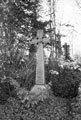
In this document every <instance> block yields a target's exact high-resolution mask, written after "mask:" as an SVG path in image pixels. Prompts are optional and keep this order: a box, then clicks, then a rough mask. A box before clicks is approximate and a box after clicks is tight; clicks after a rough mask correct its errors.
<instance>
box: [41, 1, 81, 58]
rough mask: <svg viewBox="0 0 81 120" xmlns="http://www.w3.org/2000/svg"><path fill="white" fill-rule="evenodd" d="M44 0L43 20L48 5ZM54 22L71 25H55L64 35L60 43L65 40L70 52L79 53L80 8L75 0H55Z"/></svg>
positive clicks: (80, 50)
mask: <svg viewBox="0 0 81 120" xmlns="http://www.w3.org/2000/svg"><path fill="white" fill-rule="evenodd" d="M45 1H46V0H44V2H43V7H44V13H43V14H42V16H43V20H44V19H45V20H47V19H48V18H49V17H48V16H45V13H46V14H47V11H48V7H47V5H46V2H45ZM56 1H57V3H56V22H57V23H61V24H70V25H72V27H66V26H61V27H59V26H58V25H57V28H58V29H60V31H61V34H63V35H66V37H62V38H61V41H62V44H64V43H65V42H67V43H68V44H70V49H71V54H72V55H73V56H74V55H75V54H81V9H80V8H79V7H78V6H77V4H76V0H56Z"/></svg>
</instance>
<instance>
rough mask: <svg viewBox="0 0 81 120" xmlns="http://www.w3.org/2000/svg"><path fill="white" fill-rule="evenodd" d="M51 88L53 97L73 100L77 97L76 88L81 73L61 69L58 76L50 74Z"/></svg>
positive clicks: (80, 78) (80, 80)
mask: <svg viewBox="0 0 81 120" xmlns="http://www.w3.org/2000/svg"><path fill="white" fill-rule="evenodd" d="M49 76H50V80H51V83H52V85H51V88H52V90H53V93H54V95H55V96H60V97H63V98H73V97H76V96H77V95H78V88H79V84H80V82H81V72H79V71H78V72H77V71H76V70H71V69H68V68H63V69H61V70H59V75H56V74H52V75H51V74H50V75H49Z"/></svg>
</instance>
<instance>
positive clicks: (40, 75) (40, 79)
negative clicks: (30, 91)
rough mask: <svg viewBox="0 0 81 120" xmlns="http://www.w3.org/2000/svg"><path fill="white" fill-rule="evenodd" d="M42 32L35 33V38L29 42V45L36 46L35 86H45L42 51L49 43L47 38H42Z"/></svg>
mask: <svg viewBox="0 0 81 120" xmlns="http://www.w3.org/2000/svg"><path fill="white" fill-rule="evenodd" d="M43 35H44V33H43V30H38V31H37V37H36V38H35V39H33V40H32V41H31V44H34V45H36V46H37V53H36V82H35V83H36V85H44V84H45V70H44V50H43V45H44V44H46V43H48V42H49V39H48V38H43Z"/></svg>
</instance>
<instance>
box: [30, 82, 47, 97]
mask: <svg viewBox="0 0 81 120" xmlns="http://www.w3.org/2000/svg"><path fill="white" fill-rule="evenodd" d="M42 90H46V86H45V85H44V84H43V85H34V87H33V88H32V89H31V91H30V93H32V94H35V95H39V94H40V93H41V91H42Z"/></svg>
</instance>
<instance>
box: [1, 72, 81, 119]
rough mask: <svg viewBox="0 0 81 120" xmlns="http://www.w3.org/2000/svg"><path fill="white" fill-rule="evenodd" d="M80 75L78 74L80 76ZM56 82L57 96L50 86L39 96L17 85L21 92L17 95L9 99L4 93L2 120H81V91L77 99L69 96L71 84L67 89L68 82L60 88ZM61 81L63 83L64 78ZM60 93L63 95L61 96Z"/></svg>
mask: <svg viewBox="0 0 81 120" xmlns="http://www.w3.org/2000/svg"><path fill="white" fill-rule="evenodd" d="M63 72H64V71H63ZM76 73H77V72H76ZM65 75H66V73H65ZM69 75H70V74H69ZM71 75H72V72H71ZM74 75H75V76H76V78H77V74H75V73H74ZM79 75H80V74H78V76H79ZM55 76H56V75H55ZM55 76H51V79H52V78H53V77H54V78H55ZM75 76H74V77H75ZM47 77H48V76H47ZM79 77H80V76H79ZM63 78H64V76H63ZM68 78H69V77H67V79H68ZM64 80H65V79H64ZM68 80H69V79H68ZM70 80H71V76H70ZM54 81H55V82H56V83H57V87H58V90H57V88H56V86H55V95H54V93H53V90H52V89H51V88H50V86H49V85H48V84H47V86H46V87H47V89H46V90H42V91H41V93H40V94H39V95H35V94H30V93H28V91H26V87H27V86H25V87H23V88H22V87H21V88H18V85H17V83H16V86H17V88H18V90H19V91H18V92H17V91H16V92H17V95H16V94H15V95H12V96H11V97H7V96H6V94H5V92H3V93H2V95H3V96H2V99H3V100H2V101H1V96H0V120H81V96H80V89H79V90H78V94H77V96H76V95H75V96H76V97H72V96H71V97H70V96H68V95H67V92H68V90H69V89H68V88H69V86H70V84H69V86H68V88H67V84H68V82H67V81H66V80H65V81H66V82H65V85H66V86H65V87H63V86H62V87H60V86H61V84H58V81H57V80H54ZM61 81H62V83H63V80H62V77H61ZM31 83H32V81H31ZM56 83H55V85H56ZM14 84H15V83H14ZM30 86H31V85H30ZM53 87H54V86H53ZM65 88H66V89H65ZM72 89H73V87H72ZM59 92H60V93H61V94H59ZM70 92H71V90H70ZM74 94H75V93H71V95H73V96H74ZM0 95H1V94H0ZM63 95H64V96H63ZM66 95H67V96H66ZM69 95H70V94H69Z"/></svg>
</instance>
